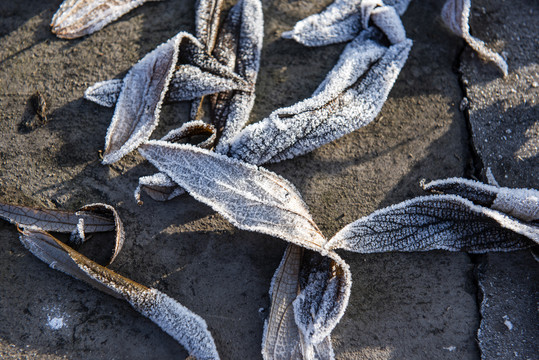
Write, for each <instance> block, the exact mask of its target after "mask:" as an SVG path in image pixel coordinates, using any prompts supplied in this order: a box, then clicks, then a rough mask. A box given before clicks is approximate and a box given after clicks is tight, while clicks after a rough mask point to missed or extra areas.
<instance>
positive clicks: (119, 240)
mask: <svg viewBox="0 0 539 360" xmlns="http://www.w3.org/2000/svg"><path fill="white" fill-rule="evenodd" d="M0 218H4V219H5V220H7V221H9V222H11V223H12V224H15V225H17V226H19V227H21V228H23V229H34V230H43V231H54V232H61V233H72V234H76V236H77V237H78V238H79V239H81V240H82V241H84V239H85V234H86V233H95V232H108V231H115V237H114V240H115V241H114V250H113V252H112V256H111V258H110V260H109V262H108V264H111V263H112V262H113V261H114V259H116V256H117V255H118V254H119V253H120V250H121V249H122V247H123V244H124V239H125V232H124V227H123V223H122V220H121V219H120V216H119V215H118V212H117V211H116V209H115V208H114V207H112V206H110V205H107V204H101V203H95V204H89V205H85V206H83V207H82V208H80V209H79V210H78V211H65V210H53V209H36V208H31V207H27V206H19V205H10V204H2V203H0Z"/></svg>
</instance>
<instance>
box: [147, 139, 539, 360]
mask: <svg viewBox="0 0 539 360" xmlns="http://www.w3.org/2000/svg"><path fill="white" fill-rule="evenodd" d="M139 151H140V152H141V153H142V155H143V156H144V157H145V158H147V159H148V160H149V161H150V162H151V163H152V164H154V165H155V166H156V167H157V168H158V169H159V170H161V171H162V172H164V173H166V174H167V175H168V176H169V177H170V178H171V179H172V180H174V182H176V183H177V184H179V185H181V186H182V187H183V188H184V189H186V190H187V191H188V192H189V193H190V194H191V195H192V196H193V197H195V198H196V199H197V200H199V201H202V202H204V203H205V204H207V205H209V206H211V207H212V208H213V209H214V210H216V211H217V212H219V213H220V214H221V215H223V216H224V217H225V218H227V219H228V220H229V221H231V222H232V223H233V224H234V225H235V226H237V227H238V228H240V229H245V230H251V231H258V232H261V233H264V234H269V235H273V236H276V237H279V238H281V239H284V240H286V241H288V242H290V243H291V244H292V245H291V246H289V248H288V249H287V251H286V253H285V255H284V257H283V260H282V262H281V265H280V266H279V268H278V269H277V272H276V274H275V276H274V278H273V281H272V285H271V290H270V294H271V297H272V309H271V312H270V316H269V319H268V322H267V324H266V325H265V331H264V332H265V335H264V341H263V350H262V353H263V355H264V356H265V357H266V358H267V359H273V358H282V357H287V356H292V354H296V353H298V354H300V353H301V354H303V355H302V356H303V358H313V357H314V356H315V355H314V354H315V352H316V351H317V350H316V349H317V346H319V345H320V344H324V343H325V342H326V341H327V338H328V337H329V336H330V333H331V331H332V330H333V328H334V327H335V326H336V324H337V323H338V321H339V320H340V318H341V317H342V315H343V313H344V310H345V309H346V306H347V303H348V297H349V295H350V287H351V279H350V273H349V269H348V266H347V265H346V264H345V263H344V261H342V260H341V259H340V257H339V256H338V255H337V254H336V253H335V252H334V250H337V249H345V250H349V251H354V252H359V253H369V252H387V251H427V250H435V249H443V250H451V251H469V252H478V253H481V252H486V251H511V250H516V249H522V248H527V247H529V246H531V245H532V244H533V242H535V243H538V242H539V227H538V226H537V225H536V224H535V223H534V222H533V220H532V221H531V222H530V221H529V220H528V219H529V218H533V217H534V216H536V215H533V214H534V213H533V211H536V208H535V207H533V206H529V204H532V205H533V204H534V201H537V191H536V190H530V189H526V191H522V189H508V188H500V189H495V187H493V186H490V185H484V184H481V183H477V182H471V181H469V180H463V179H457V178H454V179H447V180H440V181H437V182H433V183H431V184H427V185H424V186H425V188H426V189H429V190H436V191H442V189H444V188H447V189H451V188H455V189H457V190H456V191H457V192H459V194H461V195H463V196H467V197H468V198H471V199H476V198H480V197H484V193H488V192H489V191H490V192H491V193H495V194H496V197H494V198H493V199H491V202H492V204H495V203H500V202H496V198H497V197H498V196H499V195H501V196H503V199H504V200H503V204H504V209H506V211H508V212H510V214H507V213H504V212H502V211H500V210H499V208H500V207H499V206H498V209H494V208H493V206H492V207H486V206H482V205H479V204H476V203H474V202H473V201H471V200H469V199H468V198H464V197H461V196H457V195H453V194H442V195H432V196H423V197H418V198H415V199H412V200H408V201H405V202H403V203H401V204H397V205H393V206H390V207H388V208H386V209H382V210H379V211H376V212H374V213H373V214H371V215H369V216H367V217H365V218H362V219H359V220H357V221H355V222H353V223H351V224H349V225H347V226H346V227H344V228H343V229H342V230H341V231H339V232H338V233H337V234H336V235H335V236H334V237H333V238H332V239H330V240H329V241H326V240H325V238H324V237H323V235H322V234H321V233H320V231H319V230H318V228H317V227H316V224H314V223H313V222H312V219H311V217H310V215H309V213H308V209H307V208H306V205H305V204H304V203H303V201H302V200H301V196H300V195H299V193H298V192H297V190H295V188H294V187H293V186H292V185H291V184H290V183H288V182H287V181H286V180H284V179H282V178H281V177H279V176H278V175H276V174H273V173H271V172H269V171H267V170H265V169H263V168H258V167H256V166H254V165H250V164H248V163H244V162H242V161H238V160H234V159H231V158H229V157H226V156H223V155H219V154H216V153H214V152H210V151H208V150H203V149H200V148H197V147H194V146H191V145H177V144H169V143H167V142H163V141H150V142H147V143H146V144H144V145H142V146H141V148H140V149H139ZM452 184H454V185H452ZM478 189H479V191H478ZM448 192H450V190H448ZM476 193H479V194H476ZM470 194H472V195H470ZM491 198H492V197H491ZM507 199H512V200H507ZM508 209H510V210H508ZM530 211H531V212H530ZM515 214H518V216H519V217H516V216H517V215H515ZM521 214H523V215H521ZM530 214H531V215H530ZM530 240H531V241H530ZM300 247H302V248H305V249H310V250H312V251H315V252H317V253H319V254H320V255H321V256H322V257H325V259H324V260H323V261H321V262H320V263H319V265H318V266H315V267H314V268H309V269H308V270H306V271H304V272H303V278H304V279H305V280H304V281H303V282H302V280H301V279H302V270H301V267H302V266H303V265H302V261H301V259H302V256H301V254H302V250H301V249H300ZM305 274H307V275H305ZM291 305H292V307H293V312H291V310H290V306H291ZM292 317H293V319H294V321H293V322H292ZM320 346H321V345H320ZM322 348H324V349H325V347H323V346H322V347H321V349H322ZM314 358H316V357H314Z"/></svg>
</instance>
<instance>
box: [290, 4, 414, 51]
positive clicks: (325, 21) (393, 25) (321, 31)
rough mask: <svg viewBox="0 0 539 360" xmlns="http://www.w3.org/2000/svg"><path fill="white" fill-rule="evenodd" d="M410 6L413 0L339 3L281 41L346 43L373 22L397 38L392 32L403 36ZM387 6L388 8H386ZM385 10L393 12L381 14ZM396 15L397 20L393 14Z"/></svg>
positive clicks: (312, 44)
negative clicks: (405, 15)
mask: <svg viewBox="0 0 539 360" xmlns="http://www.w3.org/2000/svg"><path fill="white" fill-rule="evenodd" d="M409 2H410V0H403V1H398V0H397V1H384V2H382V1H381V0H336V1H335V2H333V3H332V4H331V5H329V6H328V7H327V8H326V9H325V10H324V11H322V12H321V13H319V14H315V15H311V16H309V17H307V18H305V19H303V20H301V21H299V22H298V23H297V24H296V25H295V26H294V29H292V30H291V31H287V32H284V33H283V34H282V37H283V38H286V39H293V40H295V41H297V42H299V43H301V44H303V45H305V46H323V45H329V44H335V43H340V42H346V41H350V40H352V39H354V38H355V37H356V36H357V35H358V34H359V33H360V32H361V31H362V30H364V29H367V27H368V25H369V21H370V20H372V21H373V22H374V24H375V25H377V26H379V25H380V26H381V30H382V31H384V33H386V34H387V35H388V37H389V38H396V37H397V36H395V35H396V34H397V33H394V32H393V30H395V31H397V32H399V33H403V32H404V29H403V28H402V24H401V22H400V19H399V16H400V15H402V14H403V13H404V12H405V11H406V8H407V7H408V4H409ZM384 3H385V5H389V6H384ZM391 5H393V6H391ZM384 7H386V8H391V9H393V8H394V10H390V9H384V10H382V8H384ZM393 11H394V12H395V15H397V16H396V17H394V16H393V14H390V12H393ZM403 39H404V38H403Z"/></svg>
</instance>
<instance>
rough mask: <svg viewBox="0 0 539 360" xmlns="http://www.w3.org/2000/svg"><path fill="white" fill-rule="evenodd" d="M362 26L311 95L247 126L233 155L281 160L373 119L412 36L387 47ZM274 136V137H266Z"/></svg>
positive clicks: (250, 159)
mask: <svg viewBox="0 0 539 360" xmlns="http://www.w3.org/2000/svg"><path fill="white" fill-rule="evenodd" d="M372 36H373V34H372V33H371V32H370V31H369V32H364V33H362V34H361V35H359V36H358V38H356V39H355V40H354V41H353V42H351V43H350V44H348V45H347V47H346V49H345V50H344V52H343V53H342V55H341V58H340V59H339V62H338V63H337V64H336V65H335V68H334V69H333V70H332V71H331V72H330V73H329V74H328V76H327V77H326V80H325V81H324V82H323V83H322V84H321V87H320V88H319V89H318V90H317V91H316V92H315V93H314V94H313V97H311V98H309V99H306V100H303V101H301V102H299V103H297V104H295V105H292V106H290V107H288V108H282V109H278V110H275V111H274V112H273V113H272V114H270V116H269V117H268V118H266V119H264V120H262V121H260V122H258V123H255V124H251V125H249V126H247V127H245V128H244V129H243V130H242V131H241V132H240V133H239V134H238V135H237V136H236V137H234V139H232V141H231V145H230V150H229V153H228V154H229V155H230V156H232V157H234V158H237V159H241V160H243V161H246V162H249V163H253V164H263V163H266V162H279V161H281V160H285V159H290V158H293V157H295V156H298V155H302V154H305V153H307V152H309V151H312V150H314V149H316V148H318V147H320V146H322V145H324V144H326V143H328V142H330V141H333V140H335V139H337V138H339V137H341V136H343V135H345V134H347V133H350V132H352V131H354V130H356V129H358V128H360V127H362V126H365V125H367V124H368V123H370V122H371V121H372V120H373V119H374V118H375V117H376V115H377V114H378V112H379V111H380V109H381V108H382V105H383V104H384V102H385V100H386V98H387V95H388V93H389V91H390V90H391V88H392V86H393V83H394V82H395V80H396V79H397V76H398V74H399V72H400V70H401V68H402V66H403V65H404V63H405V61H406V59H407V57H408V53H409V51H410V48H411V45H412V42H411V41H410V40H406V41H403V42H401V43H398V44H395V45H392V46H390V47H389V48H387V49H386V48H384V47H383V46H382V45H380V44H379V43H378V42H377V41H376V40H374V39H371V37H372ZM267 139H272V141H267Z"/></svg>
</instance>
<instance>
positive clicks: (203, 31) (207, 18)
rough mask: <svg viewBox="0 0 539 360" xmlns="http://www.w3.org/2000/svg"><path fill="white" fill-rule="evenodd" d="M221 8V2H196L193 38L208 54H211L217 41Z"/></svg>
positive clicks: (213, 0) (201, 0)
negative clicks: (194, 37) (202, 45)
mask: <svg viewBox="0 0 539 360" xmlns="http://www.w3.org/2000/svg"><path fill="white" fill-rule="evenodd" d="M222 6H223V1H222V0H197V4H196V16H195V36H196V38H197V39H198V40H199V41H200V42H201V43H202V44H204V47H205V49H206V50H207V52H208V53H211V51H212V49H213V47H214V45H215V40H216V39H217V31H218V30H219V19H220V16H221V7H222Z"/></svg>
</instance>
